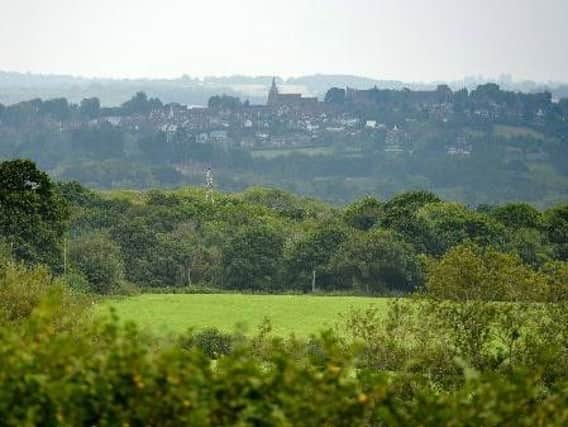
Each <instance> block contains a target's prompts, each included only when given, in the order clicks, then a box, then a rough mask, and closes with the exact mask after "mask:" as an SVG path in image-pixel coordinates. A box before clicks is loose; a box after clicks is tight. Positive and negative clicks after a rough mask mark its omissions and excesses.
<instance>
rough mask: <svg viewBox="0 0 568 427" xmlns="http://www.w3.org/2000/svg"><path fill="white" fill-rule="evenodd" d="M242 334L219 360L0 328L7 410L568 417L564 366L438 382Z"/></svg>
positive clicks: (109, 326)
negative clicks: (549, 374) (549, 373)
mask: <svg viewBox="0 0 568 427" xmlns="http://www.w3.org/2000/svg"><path fill="white" fill-rule="evenodd" d="M213 335H214V336H218V335H217V334H213ZM239 342H240V343H239V344H238V345H236V346H235V347H234V348H233V350H232V351H231V352H230V353H228V354H226V355H225V356H223V357H221V358H219V360H218V361H217V363H216V364H211V362H210V360H209V358H208V357H206V355H205V354H204V353H203V352H202V351H200V350H199V349H197V348H190V349H187V348H182V347H181V346H178V345H174V344H166V343H162V344H161V345H159V346H154V345H152V342H151V341H148V339H147V338H144V337H143V336H141V335H140V334H139V333H138V331H137V330H136V329H135V328H134V327H132V326H126V327H120V326H118V325H117V324H116V323H114V322H110V323H103V324H98V325H94V326H92V327H90V328H85V330H84V331H83V333H82V334H70V333H59V334H56V335H53V334H52V333H51V332H50V331H49V328H42V327H41V324H38V323H37V322H32V323H30V324H29V325H28V327H27V328H26V329H25V333H24V334H23V335H22V334H18V333H16V332H15V331H14V330H12V329H9V328H0V384H2V385H1V386H0V419H2V424H3V425H7V426H20V425H48V426H51V425H53V426H79V425H99V426H115V425H148V426H154V425H160V426H178V425H195V426H307V427H310V426H314V427H316V426H318V427H319V426H383V425H389V426H406V425H423V426H439V425H527V426H532V425H547V426H555V425H558V426H561V425H565V423H566V422H568V410H567V406H566V404H567V403H568V388H566V385H567V383H566V382H565V377H564V378H559V379H557V381H556V382H555V383H554V385H553V386H551V387H549V388H547V389H543V387H542V383H541V376H540V375H539V374H540V370H538V369H537V370H533V372H530V371H526V370H523V369H515V370H514V371H512V372H511V373H510V374H509V375H506V376H504V375H495V374H492V373H490V372H483V371H473V370H471V369H465V368H464V366H465V365H463V366H462V368H461V369H460V370H459V372H458V374H457V375H458V376H459V377H460V379H459V381H458V383H459V386H455V387H454V388H453V389H452V388H450V389H442V390H441V389H436V388H435V387H433V386H432V385H431V384H429V383H428V382H427V381H424V379H423V377H422V374H421V373H420V372H415V373H414V374H413V373H412V371H411V370H406V371H399V372H391V373H389V374H388V375H387V374H386V373H381V372H379V371H377V370H376V369H369V368H365V367H363V366H362V367H359V368H358V369H354V365H353V363H354V359H353V358H352V356H351V352H350V351H348V350H347V348H346V347H345V345H343V344H342V343H341V342H340V341H338V340H336V339H334V338H333V337H331V336H330V335H328V334H324V335H322V336H321V337H319V338H313V339H312V340H311V342H310V344H309V347H305V346H304V344H303V343H300V342H297V341H287V342H284V341H281V340H267V341H265V345H266V346H269V351H265V352H263V353H262V355H263V356H262V358H259V356H257V355H256V354H257V353H256V352H255V348H254V347H253V346H252V343H250V344H248V343H246V342H244V341H242V340H241V341H239ZM310 348H312V349H313V348H317V351H308V350H309V349H310ZM423 360H424V359H423ZM444 368H445V369H446V370H447V367H444ZM413 369H415V370H416V364H414V365H413ZM463 372H465V375H464V374H463Z"/></svg>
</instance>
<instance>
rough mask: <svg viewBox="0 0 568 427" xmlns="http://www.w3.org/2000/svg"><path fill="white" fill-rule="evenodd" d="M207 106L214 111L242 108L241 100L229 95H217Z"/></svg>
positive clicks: (210, 99)
mask: <svg viewBox="0 0 568 427" xmlns="http://www.w3.org/2000/svg"><path fill="white" fill-rule="evenodd" d="M207 106H208V107H209V108H213V109H220V110H234V109H236V108H239V107H241V106H242V104H241V100H240V98H238V97H236V96H229V95H222V96H219V95H215V96H212V97H211V98H209V101H208V102H207Z"/></svg>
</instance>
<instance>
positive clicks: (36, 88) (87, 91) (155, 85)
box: [0, 71, 568, 107]
mask: <svg viewBox="0 0 568 427" xmlns="http://www.w3.org/2000/svg"><path fill="white" fill-rule="evenodd" d="M271 81H272V76H242V75H234V76H221V77H216V76H208V77H205V78H202V79H198V78H192V77H190V76H182V77H180V78H176V79H108V78H86V77H77V76H70V75H52V74H32V73H16V72H7V71H0V103H2V104H5V105H7V104H14V103H16V102H20V101H24V100H29V99H33V98H43V99H49V98H59V97H64V98H67V99H68V100H69V101H71V102H75V103H78V102H80V101H81V99H83V98H88V97H97V98H99V99H100V100H101V102H102V104H103V105H104V106H109V107H111V106H117V105H120V104H122V103H123V102H125V101H126V100H128V99H129V98H130V97H131V96H132V94H133V93H135V92H137V91H144V92H146V93H147V94H148V95H149V96H151V97H156V98H160V99H161V100H162V101H164V102H166V103H169V102H178V103H180V104H185V105H206V104H207V100H208V99H209V98H210V97H211V96H214V95H217V94H223V93H224V94H227V95H231V96H239V97H240V98H242V99H243V100H244V99H248V100H249V101H250V102H251V103H253V104H264V102H265V101H266V95H267V93H268V89H269V87H270V83H271ZM277 82H278V83H279V86H280V87H281V89H282V91H283V92H298V91H299V92H302V93H304V94H305V95H310V96H317V97H319V98H323V96H324V95H325V93H326V91H327V90H328V89H329V88H330V87H346V86H349V87H352V88H355V89H366V88H371V87H374V86H377V87H378V88H379V89H402V88H405V87H406V88H409V89H413V90H424V89H432V88H435V87H436V86H437V85H438V84H441V83H446V84H448V85H449V86H450V87H451V88H453V89H460V88H462V87H467V88H469V89H473V88H475V87H476V86H477V85H479V84H482V83H485V82H487V80H484V79H479V78H466V79H464V80H462V81H455V82H442V81H440V82H426V83H420V82H418V83H412V82H403V81H398V80H378V79H373V78H368V77H361V76H354V75H331V74H315V75H308V76H300V77H293V78H288V79H283V78H281V77H277ZM497 83H499V84H500V86H501V87H502V88H504V89H507V90H514V91H522V92H538V91H543V90H548V91H550V92H551V93H552V95H553V97H554V98H563V97H568V85H567V84H560V83H538V82H530V81H527V82H512V81H510V80H505V81H498V82H497Z"/></svg>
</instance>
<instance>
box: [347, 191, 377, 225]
mask: <svg viewBox="0 0 568 427" xmlns="http://www.w3.org/2000/svg"><path fill="white" fill-rule="evenodd" d="M343 215H344V218H345V221H346V222H347V224H349V225H350V226H351V227H354V228H357V229H359V230H369V229H370V228H372V227H373V226H374V225H376V224H378V223H379V220H380V218H381V215H382V205H381V202H379V201H378V200H377V199H375V198H374V197H370V196H367V197H364V198H362V199H361V200H358V201H356V202H355V203H352V204H350V205H349V206H347V207H346V208H345V211H344V213H343Z"/></svg>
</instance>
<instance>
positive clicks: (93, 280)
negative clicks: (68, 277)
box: [69, 234, 124, 294]
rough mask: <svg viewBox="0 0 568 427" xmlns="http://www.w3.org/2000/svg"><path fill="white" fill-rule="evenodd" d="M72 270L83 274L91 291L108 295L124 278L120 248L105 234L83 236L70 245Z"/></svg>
mask: <svg viewBox="0 0 568 427" xmlns="http://www.w3.org/2000/svg"><path fill="white" fill-rule="evenodd" d="M69 261H70V265H71V268H72V269H73V270H77V271H78V272H80V273H81V274H83V275H84V276H85V277H86V278H87V280H88V282H89V286H90V289H91V291H93V292H96V293H99V294H108V293H111V292H112V291H113V289H116V288H117V287H118V286H119V284H120V281H121V280H122V279H123V277H124V263H123V261H122V256H121V252H120V247H119V246H118V245H117V244H115V243H114V242H113V241H112V240H110V239H109V238H108V237H106V236H105V235H103V234H92V235H86V236H81V237H79V238H77V239H75V240H72V241H71V242H70V244H69Z"/></svg>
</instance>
